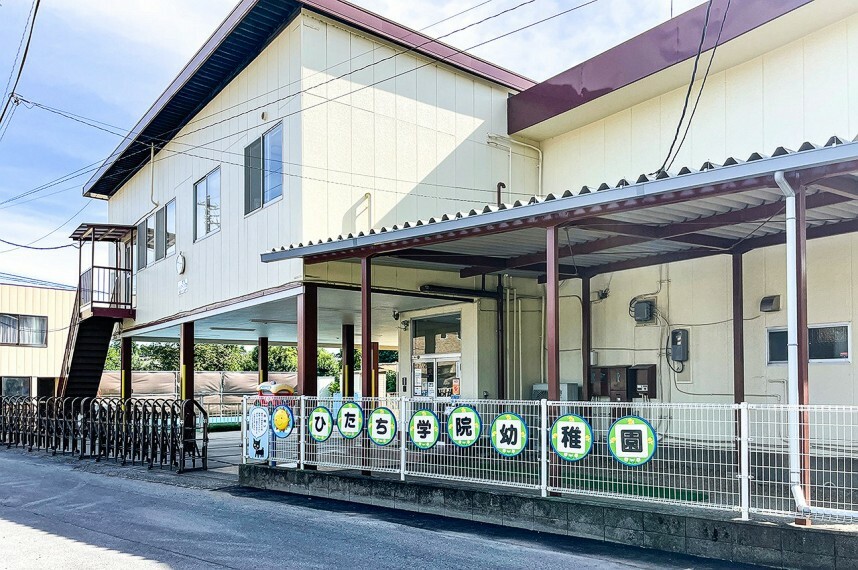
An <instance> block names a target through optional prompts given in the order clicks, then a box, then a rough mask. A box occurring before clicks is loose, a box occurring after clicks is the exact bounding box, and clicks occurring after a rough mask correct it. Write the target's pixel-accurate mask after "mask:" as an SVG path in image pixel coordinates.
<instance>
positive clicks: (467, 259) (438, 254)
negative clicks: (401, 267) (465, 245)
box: [384, 248, 507, 269]
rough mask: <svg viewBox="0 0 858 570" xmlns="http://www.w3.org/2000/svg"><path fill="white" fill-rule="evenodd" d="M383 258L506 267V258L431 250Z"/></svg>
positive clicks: (397, 252) (392, 254) (403, 252)
mask: <svg viewBox="0 0 858 570" xmlns="http://www.w3.org/2000/svg"><path fill="white" fill-rule="evenodd" d="M384 257H396V258H398V259H406V260H410V261H425V262H429V263H438V264H440V265H479V266H481V267H483V266H484V267H497V268H501V269H502V268H504V267H506V261H507V260H506V258H503V257H491V256H483V255H465V254H461V253H451V252H447V251H433V250H431V249H414V248H412V249H406V250H403V251H393V252H389V253H387V254H385V256H384Z"/></svg>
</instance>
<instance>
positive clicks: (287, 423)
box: [271, 405, 295, 439]
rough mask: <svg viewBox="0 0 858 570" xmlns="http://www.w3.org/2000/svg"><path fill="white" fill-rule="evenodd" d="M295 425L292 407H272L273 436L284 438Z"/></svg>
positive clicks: (290, 432)
mask: <svg viewBox="0 0 858 570" xmlns="http://www.w3.org/2000/svg"><path fill="white" fill-rule="evenodd" d="M294 427H295V416H294V414H293V413H292V408H290V407H289V406H284V405H280V406H277V407H276V408H274V411H273V412H272V413H271V431H272V432H274V435H275V437H277V438H279V439H284V438H287V437H289V436H290V435H291V434H292V430H293V429H294Z"/></svg>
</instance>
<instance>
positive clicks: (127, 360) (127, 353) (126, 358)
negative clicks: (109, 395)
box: [119, 336, 133, 400]
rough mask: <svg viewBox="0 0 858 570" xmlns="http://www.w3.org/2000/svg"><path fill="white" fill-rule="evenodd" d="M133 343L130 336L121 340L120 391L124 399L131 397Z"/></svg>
mask: <svg viewBox="0 0 858 570" xmlns="http://www.w3.org/2000/svg"><path fill="white" fill-rule="evenodd" d="M132 347H133V343H132V340H131V337H130V336H125V337H122V339H121V340H120V341H119V369H120V387H119V393H120V397H121V398H122V399H123V400H130V399H131V392H132V390H131V350H132Z"/></svg>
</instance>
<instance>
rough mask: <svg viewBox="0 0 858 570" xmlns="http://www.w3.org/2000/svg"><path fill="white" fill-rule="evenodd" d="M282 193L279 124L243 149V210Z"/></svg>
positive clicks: (261, 204) (248, 211) (252, 208)
mask: <svg viewBox="0 0 858 570" xmlns="http://www.w3.org/2000/svg"><path fill="white" fill-rule="evenodd" d="M282 195H283V125H282V124H280V125H277V126H276V127H274V128H273V129H271V130H270V131H268V132H267V133H265V134H264V135H262V136H261V137H259V138H258V139H256V140H255V141H253V142H252V143H250V144H249V145H247V146H246V147H245V149H244V213H245V214H249V213H250V212H253V211H255V210H258V209H259V208H261V207H262V206H264V205H265V204H267V203H269V202H271V201H272V200H275V199H276V198H279V197H280V196H282Z"/></svg>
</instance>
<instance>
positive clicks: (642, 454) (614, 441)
mask: <svg viewBox="0 0 858 570" xmlns="http://www.w3.org/2000/svg"><path fill="white" fill-rule="evenodd" d="M657 447H658V436H657V435H656V433H655V430H654V429H653V427H652V425H650V423H649V422H648V421H646V420H645V419H643V418H641V417H638V416H624V417H622V418H620V419H618V420H617V421H615V422H614V423H613V424H612V425H611V429H609V430H608V449H609V450H610V451H611V455H613V456H614V459H616V460H617V461H619V462H620V463H622V464H623V465H628V466H630V467H637V466H638V465H643V464H644V463H646V462H647V461H649V460H650V459H652V457H653V455H655V450H656V448H657Z"/></svg>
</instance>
